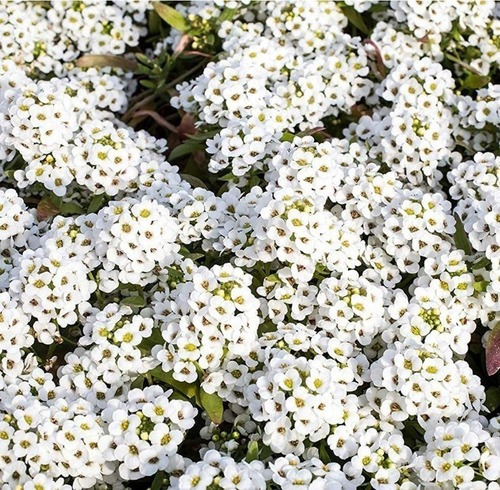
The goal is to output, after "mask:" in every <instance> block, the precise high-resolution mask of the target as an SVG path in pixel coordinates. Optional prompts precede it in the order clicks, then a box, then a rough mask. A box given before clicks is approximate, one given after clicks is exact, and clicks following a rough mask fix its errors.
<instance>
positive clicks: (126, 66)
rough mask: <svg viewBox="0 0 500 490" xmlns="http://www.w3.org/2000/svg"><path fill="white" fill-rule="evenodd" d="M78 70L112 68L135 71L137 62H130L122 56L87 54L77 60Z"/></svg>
mask: <svg viewBox="0 0 500 490" xmlns="http://www.w3.org/2000/svg"><path fill="white" fill-rule="evenodd" d="M75 64H76V66H78V68H95V67H98V68H103V67H106V66H110V67H111V68H121V69H122V70H125V71H135V70H136V68H137V62H136V61H135V60H129V59H128V58H123V57H122V56H113V55H111V54H86V55H84V56H82V57H81V58H78V60H76V63H75Z"/></svg>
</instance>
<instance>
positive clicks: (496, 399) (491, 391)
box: [484, 386, 500, 412]
mask: <svg viewBox="0 0 500 490" xmlns="http://www.w3.org/2000/svg"><path fill="white" fill-rule="evenodd" d="M484 404H485V405H486V408H487V409H488V410H490V411H491V412H496V411H497V410H498V409H499V408H500V387H498V386H493V387H491V388H488V389H487V390H486V401H485V402H484Z"/></svg>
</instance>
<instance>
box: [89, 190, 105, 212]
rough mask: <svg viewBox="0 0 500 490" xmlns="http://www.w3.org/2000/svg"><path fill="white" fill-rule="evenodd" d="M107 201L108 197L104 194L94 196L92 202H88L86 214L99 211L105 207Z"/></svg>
mask: <svg viewBox="0 0 500 490" xmlns="http://www.w3.org/2000/svg"><path fill="white" fill-rule="evenodd" d="M107 201H108V196H106V194H99V195H98V196H94V197H93V198H92V201H90V204H89V208H88V209H87V213H97V211H99V209H101V208H102V207H103V206H105V205H106V203H107Z"/></svg>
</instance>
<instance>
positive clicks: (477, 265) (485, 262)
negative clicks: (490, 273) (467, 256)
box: [470, 257, 491, 271]
mask: <svg viewBox="0 0 500 490" xmlns="http://www.w3.org/2000/svg"><path fill="white" fill-rule="evenodd" d="M490 266H491V260H490V259H489V258H488V257H482V258H480V259H479V260H478V261H477V262H473V263H472V264H471V266H470V268H471V269H472V270H473V271H474V270H477V269H482V268H483V267H486V268H488V267H490Z"/></svg>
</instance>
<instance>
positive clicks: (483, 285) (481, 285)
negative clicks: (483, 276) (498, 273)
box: [473, 281, 490, 293]
mask: <svg viewBox="0 0 500 490" xmlns="http://www.w3.org/2000/svg"><path fill="white" fill-rule="evenodd" d="M489 283H490V281H476V282H475V283H474V284H473V286H474V289H475V290H476V291H478V292H479V293H484V292H485V291H486V289H487V288H488V284H489Z"/></svg>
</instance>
